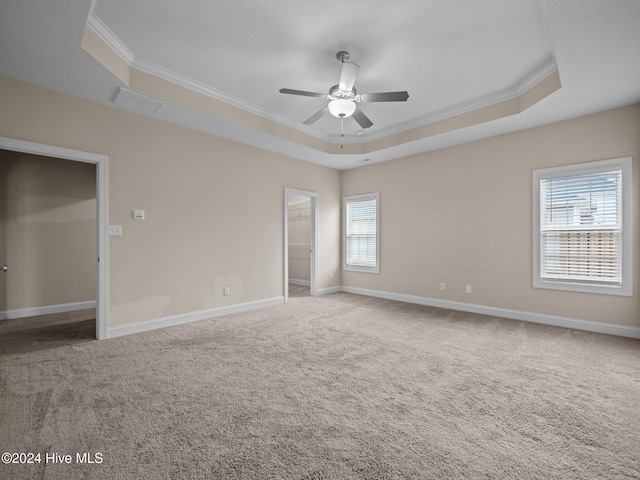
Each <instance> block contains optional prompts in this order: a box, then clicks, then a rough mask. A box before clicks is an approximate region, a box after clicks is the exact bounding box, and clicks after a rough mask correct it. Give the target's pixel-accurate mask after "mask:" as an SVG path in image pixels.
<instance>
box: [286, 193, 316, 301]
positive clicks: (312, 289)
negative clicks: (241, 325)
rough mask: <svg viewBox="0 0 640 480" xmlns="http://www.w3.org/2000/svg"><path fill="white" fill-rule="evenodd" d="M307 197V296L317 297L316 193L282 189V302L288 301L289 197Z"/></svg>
mask: <svg viewBox="0 0 640 480" xmlns="http://www.w3.org/2000/svg"><path fill="white" fill-rule="evenodd" d="M290 195H293V196H298V197H309V198H310V199H311V260H310V261H311V265H310V274H309V279H310V280H309V287H310V292H309V294H310V295H311V296H312V297H316V296H318V245H319V231H320V227H319V225H318V224H319V220H318V218H319V215H318V213H319V206H318V193H317V192H309V191H307V190H299V189H296V188H289V187H285V188H284V217H283V218H284V221H283V223H284V253H283V255H284V261H283V263H284V287H283V288H284V301H285V303H286V302H287V300H288V299H289V196H290Z"/></svg>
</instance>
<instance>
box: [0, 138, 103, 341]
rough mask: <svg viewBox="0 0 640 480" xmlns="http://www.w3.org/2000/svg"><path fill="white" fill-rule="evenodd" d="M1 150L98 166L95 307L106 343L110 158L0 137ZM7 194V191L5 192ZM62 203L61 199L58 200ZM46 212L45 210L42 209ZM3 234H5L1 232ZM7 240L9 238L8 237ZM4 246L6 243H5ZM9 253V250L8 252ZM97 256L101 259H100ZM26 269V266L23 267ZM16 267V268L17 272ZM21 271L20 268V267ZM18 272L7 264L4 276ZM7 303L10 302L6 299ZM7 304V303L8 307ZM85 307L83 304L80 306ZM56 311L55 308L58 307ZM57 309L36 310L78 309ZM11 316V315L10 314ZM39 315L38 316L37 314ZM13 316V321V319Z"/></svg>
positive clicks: (4, 289) (18, 313)
mask: <svg viewBox="0 0 640 480" xmlns="http://www.w3.org/2000/svg"><path fill="white" fill-rule="evenodd" d="M0 149H1V150H6V151H10V152H21V153H26V154H32V155H38V156H40V157H43V159H46V158H50V159H61V160H71V161H74V162H83V163H89V164H93V165H95V200H94V204H93V207H91V208H93V209H94V211H95V215H93V218H94V219H95V220H94V222H93V224H94V226H95V248H91V251H92V252H94V253H93V258H94V262H95V269H93V272H94V275H95V278H96V282H95V285H96V287H95V307H96V320H95V336H96V338H98V339H103V338H107V337H108V319H107V309H108V304H107V298H108V290H107V288H108V281H107V279H108V242H107V239H108V237H107V232H108V229H107V221H108V220H107V219H108V207H107V205H108V204H107V202H108V200H107V192H108V190H107V185H108V184H107V162H108V158H107V157H106V156H104V155H98V154H94V153H89V152H82V151H78V150H70V149H66V148H59V147H55V146H51V145H44V144H38V143H33V142H25V141H22V140H16V139H11V138H4V137H0ZM5 191H6V189H5ZM58 200H59V199H58ZM31 207H33V208H31V210H30V211H32V212H36V213H37V211H38V206H37V205H31ZM59 207H61V208H62V210H64V209H65V208H66V209H69V208H71V210H74V212H75V214H78V212H81V211H82V209H83V208H85V209H86V205H84V206H82V207H79V209H78V207H77V206H73V207H69V205H64V204H61V205H60V206H59ZM20 208H21V209H22V211H24V208H25V205H24V204H23V205H22V206H20ZM40 210H42V209H40ZM0 233H2V232H0ZM5 235H6V232H5ZM5 238H6V236H5ZM3 242H4V239H3ZM4 250H6V248H5V249H4ZM0 253H2V254H7V252H6V251H3V252H0ZM96 254H97V255H96ZM4 261H5V260H4V258H3V259H0V263H1V264H0V267H2V266H4V264H5V263H4ZM19 265H22V262H21V263H20V264H19ZM15 268H16V266H14V269H15ZM17 268H20V267H19V266H18V267H17ZM14 272H15V270H12V266H11V265H9V264H7V271H6V272H0V274H2V275H10V274H12V273H14ZM2 280H3V281H2V292H0V294H2V295H5V296H6V295H7V280H6V277H5V278H3V279H2ZM5 300H6V298H5ZM6 303H7V302H5V304H6ZM79 303H82V302H79ZM54 307H55V306H54ZM57 307H58V310H57V311H56V308H52V309H50V310H52V311H51V312H49V311H48V310H43V309H38V308H34V309H32V310H35V311H36V312H38V313H43V312H46V313H60V312H63V311H64V309H65V308H70V309H73V308H74V306H73V305H71V304H64V305H59V306H57ZM29 310H30V309H29V308H26V309H18V311H11V312H4V314H5V315H4V316H5V317H6V318H20V316H23V317H24V316H27V315H28V313H29ZM9 313H10V314H9ZM36 314H37V313H36ZM12 315H13V317H12Z"/></svg>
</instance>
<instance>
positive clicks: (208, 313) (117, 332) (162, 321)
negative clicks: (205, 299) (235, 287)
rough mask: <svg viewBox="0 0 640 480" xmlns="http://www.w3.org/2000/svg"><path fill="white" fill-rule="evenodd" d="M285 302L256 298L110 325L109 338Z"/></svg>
mask: <svg viewBox="0 0 640 480" xmlns="http://www.w3.org/2000/svg"><path fill="white" fill-rule="evenodd" d="M282 303H284V297H274V298H267V299H264V300H256V301H253V302H246V303H238V304H236V305H229V306H227V307H218V308H211V309H208V310H199V311H196V312H189V313H183V314H180V315H172V316H170V317H162V318H156V319H153V320H147V321H145V322H137V323H131V324H128V325H120V326H116V327H109V338H115V337H121V336H123V335H132V334H134V333H141V332H148V331H149V330H156V329H159V328H167V327H173V326H176V325H182V324H185V323H191V322H197V321H200V320H207V319H209V318H215V317H222V316H224V315H231V314H233V313H241V312H246V311H249V310H255V309H257V308H264V307H269V306H272V305H279V304H282Z"/></svg>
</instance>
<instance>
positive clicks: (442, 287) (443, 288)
mask: <svg viewBox="0 0 640 480" xmlns="http://www.w3.org/2000/svg"><path fill="white" fill-rule="evenodd" d="M446 289H447V284H446V283H444V282H440V290H446Z"/></svg>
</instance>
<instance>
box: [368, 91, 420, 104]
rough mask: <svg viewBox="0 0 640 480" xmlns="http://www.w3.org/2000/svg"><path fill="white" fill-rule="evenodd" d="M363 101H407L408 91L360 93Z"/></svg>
mask: <svg viewBox="0 0 640 480" xmlns="http://www.w3.org/2000/svg"><path fill="white" fill-rule="evenodd" d="M358 97H360V101H361V102H406V101H407V98H409V93H407V92H383V93H363V94H362V95H358Z"/></svg>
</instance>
